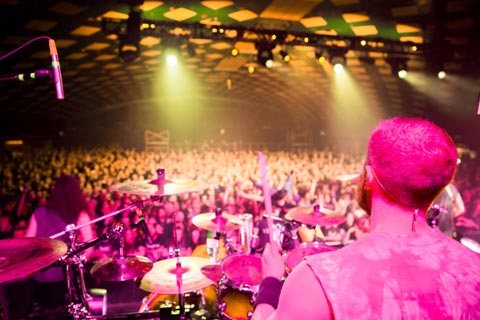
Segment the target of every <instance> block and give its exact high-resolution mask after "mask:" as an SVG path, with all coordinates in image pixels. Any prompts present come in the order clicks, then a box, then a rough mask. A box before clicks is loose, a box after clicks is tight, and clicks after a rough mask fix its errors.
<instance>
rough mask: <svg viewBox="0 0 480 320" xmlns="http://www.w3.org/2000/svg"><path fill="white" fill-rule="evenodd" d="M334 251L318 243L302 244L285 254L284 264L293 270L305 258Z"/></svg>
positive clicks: (332, 248)
mask: <svg viewBox="0 0 480 320" xmlns="http://www.w3.org/2000/svg"><path fill="white" fill-rule="evenodd" d="M334 250H336V249H335V248H334V247H329V246H327V245H325V244H322V243H320V242H303V243H301V244H300V245H299V246H298V247H297V248H295V249H293V250H292V251H290V252H289V253H288V254H287V260H286V264H287V267H289V268H290V269H293V268H294V267H295V266H296V265H297V264H299V263H300V262H301V261H302V259H303V258H304V257H306V256H311V255H312V254H317V253H322V252H329V251H334Z"/></svg>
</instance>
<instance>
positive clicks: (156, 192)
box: [110, 179, 208, 196]
mask: <svg viewBox="0 0 480 320" xmlns="http://www.w3.org/2000/svg"><path fill="white" fill-rule="evenodd" d="M206 188H208V185H207V184H206V183H204V182H200V181H196V180H182V179H153V180H142V181H130V182H124V183H119V184H115V185H113V186H111V187H110V190H112V191H117V192H121V193H127V194H134V195H138V196H166V195H173V194H180V193H187V192H197V191H201V190H204V189H206Z"/></svg>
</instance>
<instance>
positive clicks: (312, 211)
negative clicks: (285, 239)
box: [287, 204, 345, 226]
mask: <svg viewBox="0 0 480 320" xmlns="http://www.w3.org/2000/svg"><path fill="white" fill-rule="evenodd" d="M287 215H288V217H289V218H291V219H292V220H294V221H297V222H300V223H303V224H308V225H311V226H332V225H336V224H341V223H343V222H344V221H345V217H344V216H343V215H342V214H340V213H337V212H335V211H332V210H329V209H326V208H320V205H317V204H316V205H313V206H308V207H296V208H292V209H290V210H289V211H288V212H287Z"/></svg>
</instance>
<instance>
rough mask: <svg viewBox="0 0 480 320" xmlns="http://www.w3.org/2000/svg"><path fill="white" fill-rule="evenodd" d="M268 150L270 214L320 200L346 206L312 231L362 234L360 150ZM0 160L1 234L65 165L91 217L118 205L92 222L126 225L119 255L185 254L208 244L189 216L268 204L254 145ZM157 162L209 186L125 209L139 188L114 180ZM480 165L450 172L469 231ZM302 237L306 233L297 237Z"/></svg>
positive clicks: (107, 250)
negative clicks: (334, 220)
mask: <svg viewBox="0 0 480 320" xmlns="http://www.w3.org/2000/svg"><path fill="white" fill-rule="evenodd" d="M265 155H266V158H267V167H268V173H269V176H268V179H269V184H270V188H271V190H272V201H273V205H274V208H275V212H276V214H278V215H280V217H283V215H284V214H285V213H286V212H288V209H289V208H292V207H305V206H309V205H312V204H313V203H319V204H320V205H321V207H323V208H327V209H329V210H333V211H335V212H338V213H340V214H342V215H344V216H345V222H344V223H342V224H340V225H337V226H326V227H322V229H321V230H318V228H317V230H313V229H312V230H307V231H311V232H312V233H314V234H315V236H316V237H317V238H318V237H320V238H321V239H322V240H325V241H326V242H327V243H332V244H334V245H338V244H339V245H344V244H347V243H350V242H352V241H355V240H356V239H359V238H362V237H363V236H364V235H365V234H367V233H368V231H369V219H368V216H366V215H365V213H364V211H363V210H361V209H360V208H359V206H358V203H357V201H356V199H355V192H356V189H355V181H352V179H342V177H343V176H345V175H350V174H355V173H359V172H361V169H362V164H363V162H364V160H365V159H364V156H363V155H352V154H346V153H340V152H335V151H332V150H303V151H296V152H287V151H271V152H266V153H265ZM0 165H1V167H0V185H1V189H0V202H1V207H0V210H1V212H0V238H1V239H6V238H12V237H21V236H23V235H24V234H25V233H24V232H25V230H26V228H27V226H28V222H29V218H30V216H31V214H32V212H33V211H34V209H35V208H37V207H39V206H42V205H45V203H46V201H47V199H48V197H49V192H50V190H51V186H52V185H53V182H54V181H55V179H56V178H57V177H58V176H60V175H61V174H62V173H66V174H71V175H75V176H76V177H78V179H79V181H80V184H81V187H82V189H83V191H84V193H85V196H86V198H87V200H88V205H89V215H90V218H91V219H96V218H99V217H102V216H105V215H108V214H111V213H115V212H118V211H121V212H120V213H119V214H117V215H115V214H114V215H111V216H110V217H109V218H108V219H104V220H100V221H99V222H98V223H96V224H95V226H94V232H96V236H100V235H101V234H103V233H104V232H105V230H106V228H108V226H109V225H110V224H111V223H112V222H113V221H120V222H122V223H123V224H124V225H125V234H124V252H125V254H137V255H142V256H147V257H149V258H150V259H152V260H153V261H158V260H160V259H164V258H168V257H171V256H172V255H173V254H174V252H173V249H174V248H176V247H179V248H180V249H181V254H182V255H183V256H185V255H190V254H192V252H195V249H196V248H197V247H199V246H200V245H202V244H205V241H206V237H207V232H206V230H203V229H202V228H199V227H198V226H195V225H194V224H193V223H192V218H193V217H194V216H196V215H198V214H202V213H207V212H214V211H215V209H216V208H222V209H223V210H224V211H225V212H228V213H230V214H234V215H241V214H243V213H251V214H252V215H253V218H254V221H255V223H258V222H259V221H260V220H261V219H262V217H263V214H264V213H265V209H264V206H263V201H260V200H261V198H262V188H261V184H260V182H261V181H262V177H261V173H260V169H259V165H258V155H257V151H254V150H230V151H225V150H221V149H216V148H212V147H206V146H205V147H203V148H199V149H189V150H182V149H179V150H170V151H162V152H141V151H135V150H124V149H121V148H102V149H92V150H86V149H75V150H66V149H61V150H57V149H40V150H34V152H33V151H30V152H23V153H9V152H5V151H4V152H3V153H2V158H1V163H0ZM158 168H164V169H165V172H166V177H167V178H177V179H186V180H187V179H188V180H197V181H202V182H205V183H207V184H208V186H209V187H208V188H206V189H205V190H201V191H198V192H191V193H181V194H177V195H169V196H165V197H163V199H162V200H161V201H158V200H157V201H142V202H141V203H142V208H141V210H127V208H129V206H131V204H132V203H138V202H135V201H138V200H139V197H138V196H136V195H131V194H126V193H117V192H112V191H111V190H110V187H111V186H112V185H115V184H118V183H121V182H128V181H141V180H145V179H154V178H156V170H157V169H158ZM479 168H480V166H479V165H478V159H472V158H469V157H464V158H463V159H462V163H461V165H460V166H459V170H458V172H457V174H456V177H455V181H454V183H455V185H456V186H457V188H458V189H459V191H460V193H461V195H462V196H463V198H464V201H465V204H466V215H465V217H462V221H459V224H462V225H463V228H464V229H465V230H466V231H472V230H474V231H475V230H478V224H480V221H479V220H480V170H479ZM144 200H145V199H144ZM147 200H148V199H147ZM124 209H125V210H124ZM141 216H143V217H144V219H145V222H146V224H147V226H148V229H149V232H150V234H151V237H152V242H153V245H148V246H147V245H146V244H145V237H144V235H142V233H143V232H142V230H141V228H138V226H137V222H138V220H139V218H140V217H141ZM291 224H292V223H291V222H289V221H287V220H284V221H283V222H281V223H279V225H280V228H285V229H291ZM294 227H295V228H296V227H298V225H294ZM308 227H309V226H306V228H307V229H308ZM174 231H175V235H176V237H174V233H173V232H174ZM304 234H306V233H305V232H304ZM231 236H232V238H233V239H234V240H233V243H238V240H235V239H238V234H232V235H231ZM306 238H309V237H308V236H304V237H303V239H301V240H302V241H305V239H306ZM115 250H118V245H117V244H112V243H101V244H99V245H97V246H96V248H95V250H94V252H93V253H92V255H91V259H92V260H94V261H101V260H103V259H105V258H107V257H110V256H112V255H113V254H116V252H115Z"/></svg>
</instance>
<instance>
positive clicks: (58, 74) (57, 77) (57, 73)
mask: <svg viewBox="0 0 480 320" xmlns="http://www.w3.org/2000/svg"><path fill="white" fill-rule="evenodd" d="M48 45H49V47H50V55H51V56H52V72H53V82H54V83H55V91H56V92H57V100H63V99H65V95H64V94H63V81H62V71H61V70H60V60H58V53H57V47H56V46H55V40H53V39H50V40H48Z"/></svg>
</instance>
